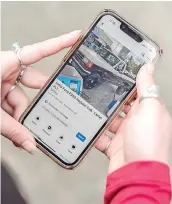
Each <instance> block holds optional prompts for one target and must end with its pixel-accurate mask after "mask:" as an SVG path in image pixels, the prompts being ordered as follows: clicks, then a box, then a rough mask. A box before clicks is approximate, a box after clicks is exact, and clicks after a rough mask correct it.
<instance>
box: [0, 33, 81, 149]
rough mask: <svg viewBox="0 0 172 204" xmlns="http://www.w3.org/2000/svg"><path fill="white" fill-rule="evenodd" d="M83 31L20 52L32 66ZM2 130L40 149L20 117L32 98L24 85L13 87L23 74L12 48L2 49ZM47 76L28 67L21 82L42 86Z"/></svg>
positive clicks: (22, 144)
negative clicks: (22, 86) (21, 122)
mask: <svg viewBox="0 0 172 204" xmlns="http://www.w3.org/2000/svg"><path fill="white" fill-rule="evenodd" d="M80 34H81V33H80V31H74V32H72V33H69V34H66V35H62V36H60V37H58V38H53V39H50V40H47V41H44V42H41V43H36V44H33V45H29V46H25V47H24V48H23V49H22V51H21V52H20V56H21V59H22V63H23V64H25V65H30V64H33V63H36V62H38V61H39V60H41V59H43V58H44V57H48V56H50V55H53V54H55V53H57V52H59V51H60V50H62V49H63V48H66V47H70V46H72V45H73V44H74V43H75V42H76V41H77V39H78V38H79V37H80ZM0 59H1V67H2V70H1V77H2V82H1V86H2V91H1V104H2V108H1V118H2V120H1V132H2V135H4V136H6V137H7V138H8V139H10V140H11V141H12V142H13V143H14V144H15V145H16V146H18V147H22V148H23V149H25V150H26V151H28V152H30V153H32V152H33V151H34V150H35V149H36V143H35V140H34V138H33V136H32V134H31V133H30V132H29V131H28V130H27V129H26V128H25V127H24V126H22V125H21V124H20V123H19V122H17V120H18V119H19V117H20V116H21V114H22V113H23V111H24V110H25V109H26V108H27V106H28V99H27V97H26V95H25V93H24V91H23V90H22V89H21V87H20V86H17V87H15V89H14V90H12V91H11V92H9V91H10V89H11V87H12V86H13V85H14V84H15V81H16V79H17V77H18V75H19V73H20V64H19V60H18V58H17V56H16V54H15V53H14V52H12V51H6V52H1V56H0ZM47 79H48V78H47V77H46V76H44V75H43V74H42V73H40V72H38V71H36V70H34V69H32V68H31V67H28V68H27V69H26V71H25V73H24V76H23V78H22V80H21V83H22V84H23V85H24V86H26V87H29V88H35V89H40V88H41V87H42V86H43V85H44V84H45V82H46V81H47Z"/></svg>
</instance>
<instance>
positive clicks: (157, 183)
mask: <svg viewBox="0 0 172 204" xmlns="http://www.w3.org/2000/svg"><path fill="white" fill-rule="evenodd" d="M127 189H128V190H127ZM143 191H144V192H143ZM158 192H159V194H158ZM161 192H164V193H161ZM138 194H139V195H140V198H141V197H145V196H148V197H149V198H150V199H151V200H152V199H153V200H155V201H158V203H163V204H166V203H169V202H168V201H169V200H170V199H171V186H170V169H169V167H168V166H167V165H166V164H163V163H160V162H154V161H138V162H133V163H130V164H127V165H125V166H123V167H122V168H120V169H118V170H116V171H114V172H113V173H111V174H110V175H109V176H108V177H107V185H106V193H105V204H109V203H111V201H112V200H113V201H114V202H113V203H114V204H116V203H118V204H119V203H120V202H122V201H125V200H127V199H130V198H131V197H132V199H134V198H133V196H134V197H137V198H138V197H139V196H138ZM141 194H143V196H141ZM158 195H161V196H160V197H158ZM162 195H163V196H162ZM115 199H116V201H117V202H116V201H115ZM130 200H131V199H130ZM161 200H163V202H161ZM138 202H139V201H138ZM123 203H124V202H123ZM127 203H128V202H127ZM153 203H155V202H153ZM139 204H141V202H140V203H139Z"/></svg>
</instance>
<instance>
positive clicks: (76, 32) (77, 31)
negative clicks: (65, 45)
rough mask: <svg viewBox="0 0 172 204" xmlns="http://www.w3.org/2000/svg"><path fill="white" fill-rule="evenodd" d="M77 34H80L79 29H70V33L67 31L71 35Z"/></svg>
mask: <svg viewBox="0 0 172 204" xmlns="http://www.w3.org/2000/svg"><path fill="white" fill-rule="evenodd" d="M78 34H81V30H74V31H72V32H71V33H69V35H71V36H73V35H74V36H75V35H78Z"/></svg>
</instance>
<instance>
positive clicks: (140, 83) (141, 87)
mask: <svg viewBox="0 0 172 204" xmlns="http://www.w3.org/2000/svg"><path fill="white" fill-rule="evenodd" d="M154 72H155V67H154V65H153V64H146V65H144V66H143V67H142V68H141V69H140V71H139V73H138V76H137V80H136V86H137V94H138V97H139V98H140V97H142V96H143V94H144V93H145V92H147V88H148V87H150V86H151V85H153V84H155V79H154Z"/></svg>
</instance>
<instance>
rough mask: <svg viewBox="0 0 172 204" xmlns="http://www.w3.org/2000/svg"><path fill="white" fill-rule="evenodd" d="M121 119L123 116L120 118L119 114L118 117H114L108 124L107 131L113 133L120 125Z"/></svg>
mask: <svg viewBox="0 0 172 204" xmlns="http://www.w3.org/2000/svg"><path fill="white" fill-rule="evenodd" d="M123 120H124V118H122V117H121V116H119V117H118V118H115V119H114V120H113V122H112V124H111V125H110V128H109V131H111V132H112V133H114V134H115V133H116V132H117V130H118V128H119V127H120V125H121V123H122V122H123Z"/></svg>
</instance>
